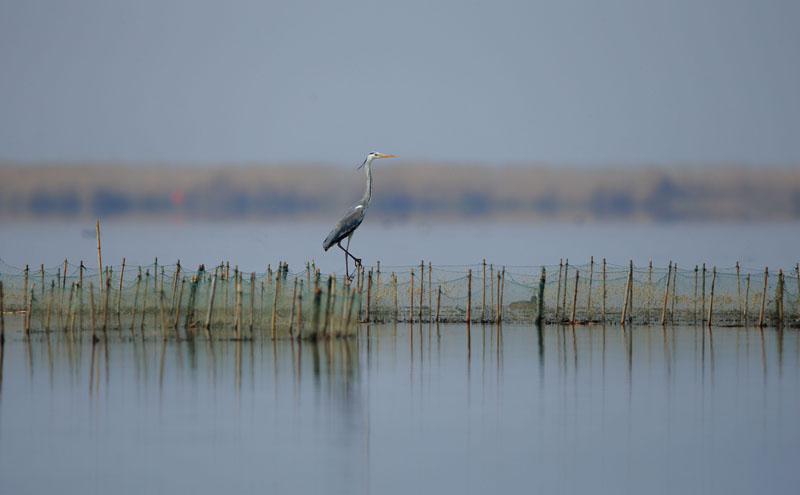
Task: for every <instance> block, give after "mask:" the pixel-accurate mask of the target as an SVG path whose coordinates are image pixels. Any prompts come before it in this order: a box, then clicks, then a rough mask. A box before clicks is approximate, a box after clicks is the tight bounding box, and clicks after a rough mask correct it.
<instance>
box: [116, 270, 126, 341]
mask: <svg viewBox="0 0 800 495" xmlns="http://www.w3.org/2000/svg"><path fill="white" fill-rule="evenodd" d="M124 276H125V258H122V268H121V269H120V270H119V288H118V289H117V324H118V325H119V329H120V331H121V330H122V322H121V321H120V320H121V316H120V313H121V310H122V279H123V277H124Z"/></svg>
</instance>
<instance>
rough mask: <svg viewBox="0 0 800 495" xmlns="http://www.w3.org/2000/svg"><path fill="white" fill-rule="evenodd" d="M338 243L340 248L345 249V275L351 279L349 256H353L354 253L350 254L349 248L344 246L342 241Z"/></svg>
mask: <svg viewBox="0 0 800 495" xmlns="http://www.w3.org/2000/svg"><path fill="white" fill-rule="evenodd" d="M336 245H337V246H339V249H341V250H342V251H344V275H345V277H347V280H351V278H350V258H348V256H353V255H352V254H350V253H349V252H347V249H345V248H343V247H342V241H339V242H337V243H336Z"/></svg>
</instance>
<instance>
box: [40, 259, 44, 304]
mask: <svg viewBox="0 0 800 495" xmlns="http://www.w3.org/2000/svg"><path fill="white" fill-rule="evenodd" d="M39 277H40V282H41V284H42V285H41V288H42V293H41V298H42V301H44V291H45V286H44V263H41V264H40V265H39Z"/></svg>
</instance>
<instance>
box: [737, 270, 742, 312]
mask: <svg viewBox="0 0 800 495" xmlns="http://www.w3.org/2000/svg"><path fill="white" fill-rule="evenodd" d="M736 302H737V304H738V307H739V316H738V317H737V318H736V320H737V322H738V323H739V325H741V324H742V284H741V282H740V279H739V262H738V261H737V262H736Z"/></svg>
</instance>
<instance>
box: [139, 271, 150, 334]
mask: <svg viewBox="0 0 800 495" xmlns="http://www.w3.org/2000/svg"><path fill="white" fill-rule="evenodd" d="M149 285H150V269H149V268H146V269H145V271H144V290H143V291H142V318H141V320H142V321H141V322H140V323H139V331H140V332H142V338H144V317H145V315H146V314H147V288H148V286H149Z"/></svg>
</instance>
